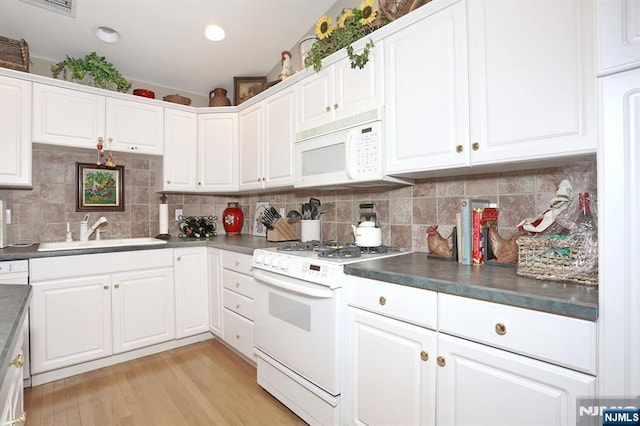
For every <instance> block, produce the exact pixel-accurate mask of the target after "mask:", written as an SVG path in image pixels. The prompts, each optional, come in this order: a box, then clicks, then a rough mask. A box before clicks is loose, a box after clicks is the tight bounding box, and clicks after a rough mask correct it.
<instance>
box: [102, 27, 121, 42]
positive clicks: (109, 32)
mask: <svg viewBox="0 0 640 426" xmlns="http://www.w3.org/2000/svg"><path fill="white" fill-rule="evenodd" d="M96 37H98V39H99V40H101V41H104V42H105V43H117V42H118V41H119V40H120V33H119V32H117V31H116V30H114V29H113V28H109V27H98V28H96Z"/></svg>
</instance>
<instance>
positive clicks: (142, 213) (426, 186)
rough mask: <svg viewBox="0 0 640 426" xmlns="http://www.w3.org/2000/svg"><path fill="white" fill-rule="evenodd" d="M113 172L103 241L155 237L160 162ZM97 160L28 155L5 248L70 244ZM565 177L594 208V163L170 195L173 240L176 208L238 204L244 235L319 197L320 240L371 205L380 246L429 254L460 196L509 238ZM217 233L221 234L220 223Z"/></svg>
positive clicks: (8, 198) (342, 230)
mask: <svg viewBox="0 0 640 426" xmlns="http://www.w3.org/2000/svg"><path fill="white" fill-rule="evenodd" d="M116 158H117V162H118V165H123V166H124V167H125V180H124V183H125V199H124V200H125V211H124V212H105V213H101V212H95V213H91V220H90V222H93V221H94V220H96V219H97V218H98V217H99V216H105V217H106V218H107V219H108V223H107V224H106V225H103V226H102V228H101V229H105V230H106V234H105V236H104V237H105V238H119V237H120V238H121V237H146V236H154V235H156V234H158V204H159V203H160V196H161V194H158V193H156V192H155V189H154V188H155V182H154V171H155V169H156V167H158V166H159V165H160V163H161V159H160V158H158V157H143V156H136V155H127V154H118V155H116ZM95 160H96V155H95V154H94V153H89V152H85V151H83V152H78V151H62V150H56V149H53V148H48V147H41V146H37V147H35V148H34V149H33V189H31V190H23V189H0V199H2V200H4V201H5V202H6V205H7V206H8V208H10V209H12V223H11V225H8V237H9V243H16V242H18V241H21V240H32V241H34V242H43V241H61V240H64V237H65V230H66V223H67V222H69V223H70V225H71V230H72V231H73V237H74V239H77V238H78V232H79V227H80V225H79V223H80V220H81V219H82V217H83V216H84V212H76V191H77V182H76V162H81V163H93V162H95ZM564 178H569V180H570V181H572V182H573V183H574V188H575V190H576V192H582V191H587V192H590V193H591V194H592V198H593V200H594V202H593V203H592V204H593V205H594V206H595V196H596V162H595V159H593V160H584V161H580V162H576V163H573V164H571V165H569V166H566V167H551V168H541V169H531V170H525V171H518V172H509V173H492V174H485V175H467V176H456V177H449V178H434V179H422V180H418V181H416V185H415V186H408V187H400V188H394V189H384V190H379V189H377V190H373V189H372V190H353V191H336V192H330V191H313V190H304V191H302V190H300V191H294V190H286V191H269V192H267V191H265V192H264V193H261V194H253V195H242V196H235V197H233V196H232V197H229V196H220V195H192V194H167V195H168V200H167V202H168V204H169V219H170V223H169V228H170V233H171V234H172V236H177V235H178V232H179V231H178V227H177V222H175V221H173V220H172V219H173V217H174V211H175V209H183V214H184V215H185V216H195V215H206V216H208V215H214V216H217V217H218V218H220V217H221V216H222V212H223V210H224V209H225V208H226V206H227V202H228V201H239V202H240V204H241V206H242V210H243V212H244V216H245V219H244V227H243V230H242V232H243V233H245V234H250V233H251V232H252V230H253V222H254V214H255V205H256V203H257V202H259V201H268V202H270V203H271V204H272V205H273V206H275V207H276V208H278V209H280V208H283V209H284V211H285V212H287V211H289V210H292V209H296V210H300V206H301V204H302V203H303V202H305V201H308V200H309V197H311V196H313V197H316V198H319V199H320V200H321V202H322V203H323V204H330V205H332V206H333V208H332V210H331V211H329V213H326V214H325V215H323V216H322V228H321V229H322V236H323V238H325V239H339V240H344V241H353V235H352V231H351V226H350V225H351V224H356V223H357V222H358V219H359V205H360V204H362V203H367V202H372V203H375V208H376V210H377V213H378V218H379V222H380V225H381V228H382V240H383V243H384V244H388V245H393V246H398V247H407V248H411V249H413V250H417V251H428V249H427V239H426V229H427V227H428V226H429V225H433V224H438V225H439V231H440V232H441V233H442V235H445V236H446V235H448V233H449V232H450V231H451V228H452V226H453V224H454V223H455V213H456V211H457V209H458V204H459V200H460V199H461V198H464V197H476V198H487V199H489V200H491V201H494V202H497V203H498V206H499V208H500V218H499V227H500V231H501V232H502V233H503V234H504V236H508V235H510V233H511V232H512V231H513V230H514V228H515V227H516V225H517V224H518V223H519V222H520V221H521V220H522V219H524V218H525V217H532V216H536V215H537V214H539V213H540V212H542V211H544V210H545V209H547V208H548V207H549V203H550V201H551V199H552V198H553V195H554V193H555V191H556V188H557V186H558V184H559V183H560V181H561V180H562V179H564ZM217 225H218V232H219V233H220V234H223V233H224V229H223V226H222V221H221V219H218V220H217Z"/></svg>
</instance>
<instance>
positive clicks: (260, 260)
mask: <svg viewBox="0 0 640 426" xmlns="http://www.w3.org/2000/svg"><path fill="white" fill-rule="evenodd" d="M256 263H264V255H263V254H260V253H258V254H256Z"/></svg>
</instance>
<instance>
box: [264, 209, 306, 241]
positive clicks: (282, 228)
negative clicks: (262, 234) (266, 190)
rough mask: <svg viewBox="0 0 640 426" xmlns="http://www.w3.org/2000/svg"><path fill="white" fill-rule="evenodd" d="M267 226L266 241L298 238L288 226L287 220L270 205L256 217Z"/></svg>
mask: <svg viewBox="0 0 640 426" xmlns="http://www.w3.org/2000/svg"><path fill="white" fill-rule="evenodd" d="M258 219H259V220H260V222H261V223H262V224H263V225H264V226H266V228H267V241H274V242H275V241H293V240H299V239H300V237H299V236H298V234H297V233H296V232H295V231H294V230H293V229H292V228H291V227H290V226H289V224H288V223H287V220H286V219H284V218H283V217H282V216H280V213H278V211H277V210H276V209H275V208H274V207H273V206H272V207H270V208H268V209H265V210H264V211H263V212H262V213H260V216H259V217H258Z"/></svg>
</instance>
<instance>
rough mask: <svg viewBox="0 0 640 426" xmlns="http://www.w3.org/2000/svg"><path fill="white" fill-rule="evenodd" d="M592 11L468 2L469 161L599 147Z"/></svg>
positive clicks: (573, 5)
mask: <svg viewBox="0 0 640 426" xmlns="http://www.w3.org/2000/svg"><path fill="white" fill-rule="evenodd" d="M593 10H594V7H593V1H592V0H558V1H546V2H540V1H537V0H520V1H517V2H514V1H493V0H470V1H469V17H468V25H469V37H468V40H469V74H470V105H471V142H472V144H471V146H472V151H471V164H472V165H474V164H491V163H493V164H495V163H498V162H507V161H508V162H511V161H526V160H532V159H542V158H551V157H558V156H568V155H576V154H585V153H593V152H595V151H596V145H597V143H596V142H597V135H596V108H595V79H594V77H595V66H594V65H595V64H594V62H595V60H594V46H593V40H594V35H593V34H594V29H593V27H594V17H593Z"/></svg>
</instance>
